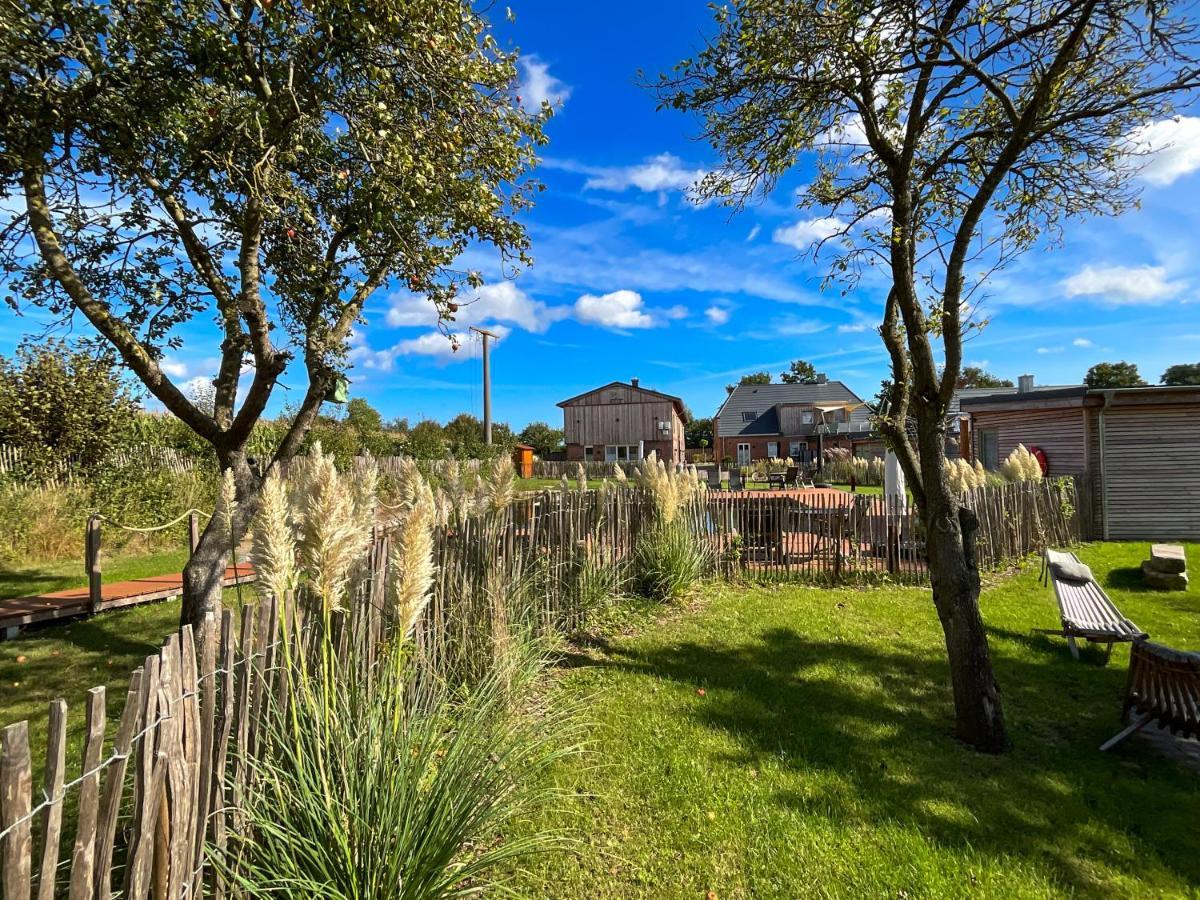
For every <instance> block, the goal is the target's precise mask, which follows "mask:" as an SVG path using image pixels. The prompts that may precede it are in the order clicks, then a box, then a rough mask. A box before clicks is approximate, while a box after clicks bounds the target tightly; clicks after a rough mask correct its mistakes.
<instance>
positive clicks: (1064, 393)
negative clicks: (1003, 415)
mask: <svg viewBox="0 0 1200 900" xmlns="http://www.w3.org/2000/svg"><path fill="white" fill-rule="evenodd" d="M1087 391H1088V388H1087V385H1085V384H1038V385H1034V386H1033V387H1032V388H1030V389H1029V390H1026V391H1020V390H1018V389H1017V388H1015V387H1014V388H971V389H968V390H962V391H957V392H956V393H955V398H956V399H957V400H958V404H959V408H960V409H961V407H964V406H966V407H970V406H975V405H977V404H981V403H1026V402H1028V401H1031V400H1068V399H1071V398H1073V397H1082V396H1083V395H1084V394H1086V393H1087ZM950 407H951V411H952V412H954V411H955V407H954V402H953V401H952V402H951V404H950Z"/></svg>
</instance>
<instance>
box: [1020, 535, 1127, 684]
mask: <svg viewBox="0 0 1200 900" xmlns="http://www.w3.org/2000/svg"><path fill="white" fill-rule="evenodd" d="M1058 562H1074V563H1078V562H1079V557H1077V556H1076V555H1075V554H1074V553H1063V552H1061V551H1058V550H1047V551H1046V554H1045V556H1043V557H1042V583H1043V584H1053V585H1054V596H1055V598H1056V599H1057V600H1058V612H1059V616H1060V618H1061V619H1062V628H1061V629H1060V630H1053V629H1045V628H1039V629H1036V630H1037V631H1040V632H1041V633H1043V634H1060V635H1062V636H1063V637H1065V638H1066V639H1067V644H1068V645H1069V646H1070V648H1071V655H1072V656H1074V657H1075V658H1076V659H1079V647H1078V646H1077V645H1076V643H1075V641H1076V639H1077V638H1080V639H1083V640H1088V641H1091V642H1092V643H1095V644H1107V645H1108V656H1111V655H1112V648H1113V644H1115V643H1118V642H1121V641H1142V640H1145V639H1146V638H1147V637H1149V635H1148V634H1146V632H1144V631H1142V630H1141V629H1140V628H1138V627H1137V626H1136V625H1134V624H1133V622H1131V621H1129V619H1127V618H1125V616H1123V615H1122V614H1121V611H1120V610H1119V609H1117V607H1116V605H1115V604H1114V603H1113V602H1112V601H1111V600H1110V599H1108V595H1107V594H1105V593H1104V590H1103V589H1102V588H1101V587H1100V585H1098V584H1096V582H1095V581H1094V580H1092V581H1087V582H1075V581H1065V580H1061V579H1059V578H1056V577H1055V576H1054V573H1053V572H1052V570H1051V566H1053V565H1054V564H1055V563H1058ZM1108 656H1106V657H1105V661H1106V662H1107V661H1108Z"/></svg>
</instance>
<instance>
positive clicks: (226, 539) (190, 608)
mask: <svg viewBox="0 0 1200 900" xmlns="http://www.w3.org/2000/svg"><path fill="white" fill-rule="evenodd" d="M219 458H220V462H221V471H222V472H224V471H225V470H226V469H230V468H232V469H233V472H234V483H235V484H236V486H237V504H236V506H235V508H234V511H233V533H232V534H230V529H229V527H228V525H227V523H226V522H225V521H224V517H223V516H222V515H221V514H220V512H219V511H217V512H214V514H213V517H212V518H211V519H209V520H208V527H207V528H205V529H204V532H203V534H201V535H200V543H199V544H198V545H197V547H196V550H195V551H194V552H193V553H192V557H191V559H189V560H188V562H187V565H186V566H184V567H183V603H182V605H181V607H180V610H179V624H180V625H199V624H200V623H201V622H203V621H204V617H205V616H206V615H208V614H209V613H213V614H215V615H217V616H220V613H221V594H222V587H221V582H222V581H223V580H224V578H225V567H226V566H227V565H231V564H232V562H233V559H232V553H233V550H234V549H235V547H236V546H237V544H238V543H240V542H241V541H242V539H243V538H244V537H245V535H246V531H247V527H248V526H249V524H250V522H251V520H252V519H253V518H254V514H255V512H256V511H257V509H258V491H259V487H260V486H261V479H260V478H259V477H258V476H257V475H256V474H255V473H254V472H253V471H251V469H250V466H249V464H248V463H247V461H246V454H245V453H244V452H243V451H242V450H240V449H239V450H235V451H228V452H226V453H223V454H219ZM237 561H238V563H239V565H240V564H242V563H245V562H246V560H245V559H243V558H242V557H241V556H240V555H239V556H238V558H237Z"/></svg>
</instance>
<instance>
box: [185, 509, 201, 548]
mask: <svg viewBox="0 0 1200 900" xmlns="http://www.w3.org/2000/svg"><path fill="white" fill-rule="evenodd" d="M199 546H200V517H199V516H198V515H196V511H195V510H194V509H193V510H192V511H191V512H190V513H188V559H191V558H192V554H194V553H195V552H196V548H197V547H199Z"/></svg>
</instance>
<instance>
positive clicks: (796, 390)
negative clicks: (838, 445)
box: [717, 381, 871, 437]
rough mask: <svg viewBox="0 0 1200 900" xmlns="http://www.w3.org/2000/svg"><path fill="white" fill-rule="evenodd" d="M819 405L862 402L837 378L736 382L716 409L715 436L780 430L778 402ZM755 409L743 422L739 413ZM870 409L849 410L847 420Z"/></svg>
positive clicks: (865, 416)
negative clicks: (811, 381) (817, 381)
mask: <svg viewBox="0 0 1200 900" xmlns="http://www.w3.org/2000/svg"><path fill="white" fill-rule="evenodd" d="M781 403H782V404H792V403H794V404H799V405H802V406H803V405H808V404H815V405H820V404H822V403H862V400H861V399H860V398H859V396H858V395H857V394H856V393H854V391H852V390H850V388H848V387H846V385H844V384H843V383H842V382H840V381H826V382H824V383H821V384H739V385H738V386H737V387H735V388H734V389H733V392H732V393H731V394H729V396H727V397H726V398H725V402H724V403H722V404H721V408H720V409H718V410H717V437H735V436H737V435H762V434H779V433H780V431H779V416H778V414H777V412H776V407H777V406H778V405H779V404H781ZM747 412H753V413H757V414H758V415H757V417H756V418H755V419H754V421H752V422H743V421H742V413H747ZM870 415H871V413H870V410H868V409H866V408H865V407H863V408H860V409H856V410H854V411H853V412H851V414H850V423H851V426H853V425H854V424H855V423H856V422H866V421H867V420H868V419H869V418H870Z"/></svg>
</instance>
